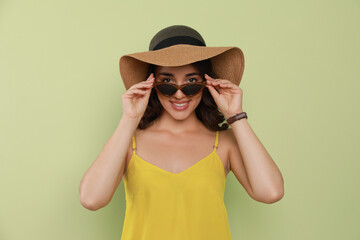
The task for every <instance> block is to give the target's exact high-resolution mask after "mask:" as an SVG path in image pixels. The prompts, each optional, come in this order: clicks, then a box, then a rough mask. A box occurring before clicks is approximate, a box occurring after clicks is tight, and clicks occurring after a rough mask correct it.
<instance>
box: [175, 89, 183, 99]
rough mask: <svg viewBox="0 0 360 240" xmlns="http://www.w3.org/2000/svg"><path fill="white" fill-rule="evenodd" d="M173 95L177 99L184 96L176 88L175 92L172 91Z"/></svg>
mask: <svg viewBox="0 0 360 240" xmlns="http://www.w3.org/2000/svg"><path fill="white" fill-rule="evenodd" d="M174 97H175V98H177V99H182V98H185V97H186V95H185V94H184V93H183V92H182V91H181V90H180V89H178V90H177V91H176V92H175V93H174Z"/></svg>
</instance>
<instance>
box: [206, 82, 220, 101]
mask: <svg viewBox="0 0 360 240" xmlns="http://www.w3.org/2000/svg"><path fill="white" fill-rule="evenodd" d="M206 87H207V88H208V89H209V92H210V93H211V95H212V96H213V98H214V100H215V99H217V98H218V97H219V95H220V94H219V93H218V92H217V91H216V89H215V87H214V86H210V85H207V86H206Z"/></svg>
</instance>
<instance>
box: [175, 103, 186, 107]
mask: <svg viewBox="0 0 360 240" xmlns="http://www.w3.org/2000/svg"><path fill="white" fill-rule="evenodd" d="M172 104H174V105H175V106H178V107H181V106H185V105H186V104H188V103H183V104H176V103H172Z"/></svg>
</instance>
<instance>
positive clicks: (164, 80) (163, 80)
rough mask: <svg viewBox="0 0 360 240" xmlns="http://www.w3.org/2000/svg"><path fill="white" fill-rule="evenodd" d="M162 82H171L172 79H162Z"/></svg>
mask: <svg viewBox="0 0 360 240" xmlns="http://www.w3.org/2000/svg"><path fill="white" fill-rule="evenodd" d="M167 80H169V81H167ZM161 81H162V82H170V81H171V79H170V78H164V79H162V80H161Z"/></svg>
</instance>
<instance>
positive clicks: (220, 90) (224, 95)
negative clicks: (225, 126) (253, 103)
mask: <svg viewBox="0 0 360 240" xmlns="http://www.w3.org/2000/svg"><path fill="white" fill-rule="evenodd" d="M205 79H206V87H207V88H208V89H209V92H210V94H211V95H212V97H213V98H214V101H215V103H216V105H217V106H218V108H219V109H220V111H221V112H222V113H223V114H224V116H225V118H226V119H228V118H229V117H231V116H234V115H236V114H238V113H241V112H243V110H242V90H241V88H240V87H239V86H237V85H236V84H234V83H233V82H231V81H229V80H226V79H214V78H212V77H210V76H209V75H207V74H205Z"/></svg>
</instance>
